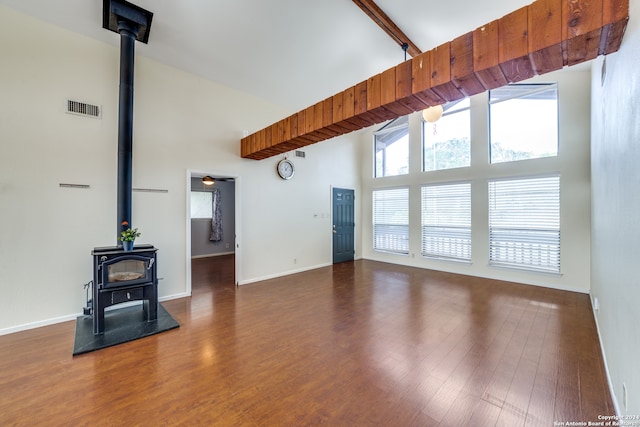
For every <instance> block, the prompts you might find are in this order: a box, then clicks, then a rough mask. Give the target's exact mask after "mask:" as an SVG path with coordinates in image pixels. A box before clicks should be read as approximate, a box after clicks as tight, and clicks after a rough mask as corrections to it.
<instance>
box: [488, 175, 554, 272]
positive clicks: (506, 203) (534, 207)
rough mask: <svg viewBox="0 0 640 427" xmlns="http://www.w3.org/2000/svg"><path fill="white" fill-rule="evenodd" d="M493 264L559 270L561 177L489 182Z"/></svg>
mask: <svg viewBox="0 0 640 427" xmlns="http://www.w3.org/2000/svg"><path fill="white" fill-rule="evenodd" d="M489 249H490V254H489V259H490V263H491V264H492V265H501V266H507V267H515V268H524V269H529V270H542V271H547V272H555V273H559V272H560V177H559V176H548V177H540V178H529V179H511V180H499V181H498V180H497V181H490V182H489Z"/></svg>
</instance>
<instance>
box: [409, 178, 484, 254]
mask: <svg viewBox="0 0 640 427" xmlns="http://www.w3.org/2000/svg"><path fill="white" fill-rule="evenodd" d="M472 186H473V184H472V182H471V181H456V182H446V183H437V184H424V185H422V186H421V188H420V206H421V222H420V227H421V240H420V243H421V246H420V250H421V253H422V256H423V257H425V258H429V259H439V260H446V261H456V262H464V263H471V259H472V253H473V240H472V222H473V204H472V200H471V199H472V198H471V195H472ZM455 187H458V188H462V187H466V190H465V191H464V192H462V191H460V190H458V189H456V188H455ZM430 189H441V190H443V191H442V192H440V194H439V198H440V200H443V206H442V209H439V210H438V212H437V213H438V214H439V215H440V218H437V219H436V220H435V221H430V222H429V223H426V222H427V221H426V220H427V218H426V215H428V210H429V204H428V202H429V200H433V197H431V198H428V197H427V196H428V195H427V194H426V193H427V191H428V190H430ZM436 196H438V195H436ZM462 197H464V198H465V199H466V200H464V201H463V202H462V203H463V205H464V206H463V207H464V208H465V209H464V211H462V210H461V209H460V207H461V206H460V199H461V198H462ZM436 209H438V208H436ZM452 211H455V214H459V213H460V212H464V214H465V215H464V216H465V217H466V218H463V217H462V216H458V218H455V221H452V220H451V218H454V217H455V215H454V216H451V215H450V213H451V212H452ZM441 218H447V219H445V220H444V221H443V220H442V219H441ZM463 223H464V225H462V224H463ZM431 224H432V225H431ZM428 227H432V228H434V229H441V230H437V231H435V232H434V233H431V234H432V236H433V238H435V239H438V240H439V242H440V243H435V244H437V245H438V246H440V247H441V248H443V247H445V248H446V247H449V250H445V249H443V250H441V251H440V252H436V251H431V252H430V251H427V250H426V247H427V238H426V237H427V236H426V228H428ZM464 240H466V242H464V243H462V242H461V241H464Z"/></svg>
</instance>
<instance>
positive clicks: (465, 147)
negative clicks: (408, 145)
mask: <svg viewBox="0 0 640 427" xmlns="http://www.w3.org/2000/svg"><path fill="white" fill-rule="evenodd" d="M470 107H471V103H470V101H469V98H464V99H461V100H460V101H455V102H449V103H447V104H445V105H444V106H443V108H444V113H443V115H442V117H441V118H440V119H439V120H438V121H437V122H435V123H427V122H425V121H423V122H422V142H423V150H422V170H424V171H425V172H427V171H437V170H442V169H453V168H463V167H468V166H469V165H470V164H471V109H470Z"/></svg>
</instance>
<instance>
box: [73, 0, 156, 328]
mask: <svg viewBox="0 0 640 427" xmlns="http://www.w3.org/2000/svg"><path fill="white" fill-rule="evenodd" d="M152 18H153V13H151V12H149V11H147V10H145V9H142V8H141V7H139V6H136V5H134V4H131V3H129V2H127V1H125V0H103V12H102V27H103V28H105V29H107V30H109V31H113V32H115V33H118V34H119V35H120V93H119V104H118V175H117V177H118V194H117V197H118V198H117V227H118V228H117V230H118V232H117V235H120V232H122V231H124V230H125V229H127V228H129V227H132V226H131V223H132V222H131V205H132V203H131V201H132V195H131V193H132V175H133V173H132V164H133V156H132V152H133V150H132V147H133V80H134V79H133V77H134V53H135V42H136V41H139V42H142V43H147V42H148V40H149V31H150V29H151V20H152ZM156 251H157V249H156V248H154V247H153V246H152V245H137V246H135V247H134V249H133V250H132V251H125V250H124V249H123V247H122V242H120V241H118V242H117V246H110V247H102V248H95V249H94V250H93V251H92V252H91V255H93V299H92V301H91V302H90V303H89V304H88V307H87V308H85V313H86V312H92V313H93V333H94V334H95V335H98V334H102V333H104V329H105V321H104V316H105V314H104V311H105V308H107V307H110V306H112V305H115V304H119V303H123V302H127V301H140V300H141V301H143V310H144V317H145V320H147V321H154V320H156V319H157V315H158V277H157V273H156V271H157V269H156Z"/></svg>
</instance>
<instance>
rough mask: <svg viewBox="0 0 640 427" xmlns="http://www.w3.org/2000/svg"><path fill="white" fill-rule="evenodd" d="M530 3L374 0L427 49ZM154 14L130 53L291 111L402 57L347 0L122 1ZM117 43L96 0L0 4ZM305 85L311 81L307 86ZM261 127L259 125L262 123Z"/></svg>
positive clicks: (2, 1)
mask: <svg viewBox="0 0 640 427" xmlns="http://www.w3.org/2000/svg"><path fill="white" fill-rule="evenodd" d="M531 1H532V0H509V1H505V0H482V1H478V0H449V1H446V2H443V1H435V0H420V1H418V0H377V1H376V3H377V4H378V5H379V6H380V8H381V9H382V10H384V11H385V12H386V13H387V14H388V15H389V17H390V18H391V19H393V20H394V21H395V22H396V23H397V24H398V26H399V27H400V28H401V29H402V30H403V31H404V32H405V33H406V34H407V35H408V36H409V37H410V38H411V39H412V40H413V41H414V42H415V43H416V44H417V45H418V47H419V48H420V49H422V51H427V50H429V49H432V48H434V47H436V46H438V45H439V44H441V43H443V42H445V41H448V40H451V39H453V38H454V37H456V36H458V35H460V34H463V33H465V32H467V31H470V30H471V29H474V28H476V27H478V26H479V25H482V24H484V23H486V22H489V21H491V20H493V19H496V18H499V17H501V16H503V15H505V14H506V13H508V12H511V11H512V10H515V9H517V8H519V7H521V6H523V5H525V4H528V3H530V2H531ZM131 2H132V3H134V4H137V5H139V6H141V7H143V8H145V9H148V10H150V11H151V12H153V13H154V17H153V24H152V29H151V35H150V38H149V44H148V45H142V44H140V43H138V44H137V46H136V54H138V55H145V56H149V57H151V58H154V59H156V60H159V61H161V62H163V63H166V64H168V65H171V66H174V67H177V68H180V69H184V70H186V71H189V72H191V73H193V74H196V75H198V76H201V77H204V78H207V79H210V80H212V81H215V82H219V83H221V84H223V85H225V86H229V87H232V88H234V89H237V90H240V91H243V92H246V93H249V94H252V95H255V96H258V97H260V98H263V99H265V100H267V101H269V102H272V103H274V104H277V105H281V106H283V107H284V108H286V109H289V110H291V112H292V113H293V112H295V111H297V110H300V109H302V108H305V107H307V106H308V105H311V104H313V103H315V102H317V101H319V100H322V99H324V98H326V97H327V96H330V95H333V94H334V93H337V92H339V91H341V90H343V89H345V88H346V87H348V86H352V85H354V84H356V83H357V82H359V81H362V80H365V79H367V78H368V77H370V76H372V75H374V74H377V73H380V72H381V71H383V70H385V69H387V68H389V67H392V66H394V65H396V64H398V63H399V62H401V61H402V60H403V58H404V53H403V51H402V50H401V49H400V47H398V45H397V44H396V43H395V42H394V41H393V40H391V39H390V38H389V36H387V35H386V34H385V33H384V32H383V31H382V30H381V29H380V28H379V27H378V26H377V25H376V24H375V23H374V22H373V21H371V19H369V17H368V16H366V15H365V14H364V13H363V12H362V11H361V10H360V8H359V7H358V6H357V5H356V4H354V3H353V1H352V0H320V1H318V0H131ZM0 5H5V6H8V7H11V8H14V9H17V10H19V11H22V12H24V13H26V14H29V15H32V16H34V17H37V18H40V19H43V20H45V21H48V22H51V23H53V24H56V25H59V26H62V27H64V28H67V29H69V30H72V31H75V32H78V33H82V34H85V35H87V36H89V37H92V38H95V39H98V40H102V41H104V42H106V43H109V44H111V45H114V46H117V45H118V43H119V39H118V37H117V35H114V34H113V33H110V32H108V31H105V30H104V29H102V0H55V1H52V0H0ZM310 82H313V84H310ZM265 125H266V123H265Z"/></svg>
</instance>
